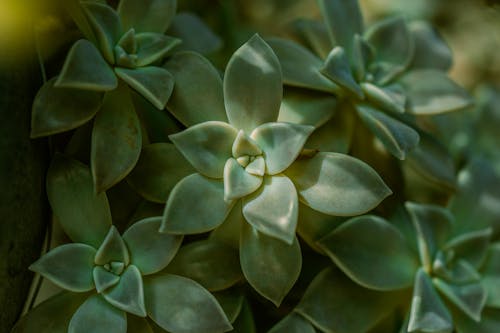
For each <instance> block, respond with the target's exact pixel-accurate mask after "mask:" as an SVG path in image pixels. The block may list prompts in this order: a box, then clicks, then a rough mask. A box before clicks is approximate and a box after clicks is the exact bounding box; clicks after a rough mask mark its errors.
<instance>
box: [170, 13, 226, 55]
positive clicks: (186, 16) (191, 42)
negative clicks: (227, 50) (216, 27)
mask: <svg viewBox="0 0 500 333" xmlns="http://www.w3.org/2000/svg"><path fill="white" fill-rule="evenodd" d="M167 34H168V35H172V36H175V37H177V38H179V39H180V40H182V44H181V45H180V46H179V47H177V48H176V50H190V51H194V52H198V53H201V54H211V53H213V52H215V51H217V50H219V49H220V48H221V47H222V39H221V38H220V37H219V36H217V35H216V34H215V33H214V32H213V31H212V30H211V29H210V27H209V26H207V24H206V23H205V22H203V20H202V19H201V18H200V17H198V16H197V15H196V14H194V13H189V12H183V13H178V14H176V15H175V16H174V19H173V20H172V24H171V25H170V27H169V29H168V31H167Z"/></svg>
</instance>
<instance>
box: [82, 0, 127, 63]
mask: <svg viewBox="0 0 500 333" xmlns="http://www.w3.org/2000/svg"><path fill="white" fill-rule="evenodd" d="M84 8H85V11H86V12H87V17H88V20H89V23H90V25H91V26H92V30H93V31H94V33H95V36H96V38H97V43H98V45H99V48H100V49H101V52H102V55H103V56H104V58H105V59H106V61H107V62H108V63H110V64H114V63H115V57H114V52H113V49H114V47H115V45H116V43H117V42H118V40H119V39H120V37H121V36H120V35H121V34H122V31H127V30H129V29H125V30H122V26H121V22H120V18H119V17H118V15H117V13H116V11H115V10H114V9H113V8H112V7H110V6H108V5H107V4H105V3H96V2H88V1H87V2H85V4H84Z"/></svg>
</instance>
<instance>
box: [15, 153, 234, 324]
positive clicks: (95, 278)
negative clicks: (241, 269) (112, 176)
mask: <svg viewBox="0 0 500 333" xmlns="http://www.w3.org/2000/svg"><path fill="white" fill-rule="evenodd" d="M47 182H48V184H47V186H48V194H49V199H50V203H51V206H52V208H53V210H54V213H55V215H56V216H57V219H58V221H59V222H60V223H61V226H62V228H63V229H64V231H65V232H66V233H67V234H68V236H70V238H71V239H72V240H73V241H74V242H75V243H70V244H64V245H61V246H58V247H56V248H54V249H52V250H51V251H49V252H48V253H47V254H45V255H43V256H42V257H41V258H40V259H39V260H38V261H36V262H35V263H34V264H32V265H31V267H30V269H31V270H33V271H35V272H38V273H40V274H41V275H42V276H43V277H45V278H47V279H49V280H50V281H52V282H53V283H55V284H56V285H58V286H59V287H61V288H63V289H65V290H68V291H70V292H72V293H70V294H68V293H65V294H64V293H63V294H60V295H57V296H55V297H53V298H51V299H49V300H47V301H46V302H45V303H42V304H41V305H40V306H39V307H38V308H37V309H35V310H34V311H33V312H31V313H30V314H29V315H28V316H26V317H25V318H24V319H23V320H21V321H20V322H19V323H18V325H17V326H16V328H15V329H14V332H55V331H58V332H59V331H61V332H66V331H67V332H75V333H76V332H88V331H89V330H90V331H92V332H127V331H128V332H138V331H136V330H135V329H138V328H139V327H142V328H141V330H140V331H141V332H152V331H151V327H150V325H155V324H156V325H158V326H159V327H161V328H163V329H164V330H166V331H169V332H200V331H203V332H225V331H228V330H231V324H230V323H229V321H228V319H227V317H226V315H225V313H224V311H223V309H222V308H221V306H220V305H219V303H218V302H217V300H216V299H215V298H214V296H213V295H211V294H210V292H209V291H207V290H206V289H205V288H203V287H202V286H201V285H200V284H198V283H197V282H195V281H193V280H191V279H189V278H186V277H182V276H179V275H176V274H172V273H167V272H165V271H164V268H165V267H167V265H168V264H169V263H170V262H171V261H172V259H173V258H174V256H175V254H176V253H177V251H178V249H179V247H180V245H181V242H182V238H183V237H182V236H177V235H168V234H161V233H159V232H158V228H159V227H160V224H161V216H160V217H151V218H146V219H143V220H141V221H138V222H136V223H134V224H132V225H131V226H130V227H129V228H128V229H127V230H126V231H125V232H124V233H123V235H120V233H119V232H118V230H117V229H116V227H114V226H113V225H112V224H111V214H110V211H109V206H108V201H107V198H106V195H105V194H104V193H102V194H98V195H96V194H94V190H93V183H92V178H91V174H90V171H89V169H88V167H86V166H85V165H83V164H81V163H80V162H77V161H75V160H73V159H69V158H67V157H65V156H63V155H58V156H56V158H55V160H54V161H53V163H52V165H51V168H50V170H49V173H48V178H47ZM75 211H78V212H79V214H78V215H75V214H74V212H75ZM73 293H77V294H75V295H73ZM82 294H83V296H82ZM66 306H67V307H68V308H69V309H72V311H73V312H74V314H73V313H66V310H65V307H66ZM47 311H52V313H51V318H50V321H47V318H46V317H44V316H45V315H46V314H47ZM59 311H60V312H61V314H59ZM145 318H150V319H151V320H152V321H153V322H154V323H155V324H151V322H150V321H149V320H146V319H145ZM128 321H130V322H131V323H132V324H127V322H128ZM127 327H128V328H127ZM55 328H57V330H56V329H55Z"/></svg>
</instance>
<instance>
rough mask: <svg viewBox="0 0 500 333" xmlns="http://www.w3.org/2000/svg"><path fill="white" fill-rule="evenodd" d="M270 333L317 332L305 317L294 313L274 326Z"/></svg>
mask: <svg viewBox="0 0 500 333" xmlns="http://www.w3.org/2000/svg"><path fill="white" fill-rule="evenodd" d="M269 333H316V330H315V329H314V326H312V325H311V324H310V323H309V322H308V321H307V320H306V319H304V317H302V316H300V315H298V314H296V313H293V312H292V313H290V314H289V315H287V316H286V317H285V318H283V319H282V320H281V321H279V322H278V323H277V324H276V325H274V326H273V328H271V329H270V330H269Z"/></svg>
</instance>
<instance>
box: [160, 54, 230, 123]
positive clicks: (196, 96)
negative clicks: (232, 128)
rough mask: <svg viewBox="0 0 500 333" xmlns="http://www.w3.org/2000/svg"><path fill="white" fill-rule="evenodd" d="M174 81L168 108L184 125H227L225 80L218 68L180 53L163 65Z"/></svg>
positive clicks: (203, 60)
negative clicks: (208, 122) (213, 123)
mask: <svg viewBox="0 0 500 333" xmlns="http://www.w3.org/2000/svg"><path fill="white" fill-rule="evenodd" d="M163 67H164V68H166V69H167V70H168V71H169V72H170V73H172V75H173V76H174V78H175V87H174V91H173V93H172V97H171V98H170V99H169V101H168V103H167V109H168V110H169V111H170V112H171V113H172V114H173V115H174V116H175V117H176V118H177V119H178V120H179V121H180V122H181V123H183V124H184V125H186V126H192V125H195V124H198V123H202V122H205V121H210V120H216V121H223V122H227V116H226V111H225V108H224V97H223V89H222V79H221V77H220V74H219V72H218V71H217V69H216V68H215V67H214V66H213V65H212V64H211V63H210V61H208V60H207V59H205V58H204V57H203V56H201V55H199V54H197V53H194V52H179V53H176V54H175V55H173V56H172V58H170V59H169V60H168V61H167V62H166V63H165V65H163Z"/></svg>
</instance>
